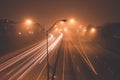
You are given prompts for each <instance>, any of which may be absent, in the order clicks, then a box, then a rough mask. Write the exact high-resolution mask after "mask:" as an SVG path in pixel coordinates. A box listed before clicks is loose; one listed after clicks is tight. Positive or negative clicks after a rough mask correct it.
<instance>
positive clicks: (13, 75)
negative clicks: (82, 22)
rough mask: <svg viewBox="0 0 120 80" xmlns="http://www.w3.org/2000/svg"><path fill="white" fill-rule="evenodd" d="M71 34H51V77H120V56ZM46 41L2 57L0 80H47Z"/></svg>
mask: <svg viewBox="0 0 120 80" xmlns="http://www.w3.org/2000/svg"><path fill="white" fill-rule="evenodd" d="M72 36H74V35H72V34H70V35H68V34H67V35H65V34H64V35H63V34H62V33H60V34H59V35H58V36H54V35H52V34H50V36H49V40H48V41H49V48H48V49H49V69H50V73H49V74H50V76H49V77H50V80H120V63H119V61H120V55H118V54H116V53H115V52H113V51H110V50H108V49H106V48H104V47H103V46H102V45H100V44H99V43H98V42H97V41H96V42H87V41H86V40H84V39H81V37H78V38H77V39H76V38H73V37H72ZM46 68H47V63H46V41H45V40H44V41H42V42H40V43H38V44H37V45H35V46H33V47H30V48H29V49H27V50H25V51H22V52H20V53H19V54H17V55H14V56H11V57H6V56H3V57H1V58H0V80H47V74H46V73H47V71H46Z"/></svg>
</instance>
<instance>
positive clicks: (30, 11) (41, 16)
mask: <svg viewBox="0 0 120 80" xmlns="http://www.w3.org/2000/svg"><path fill="white" fill-rule="evenodd" d="M119 3H120V1H118V0H109V1H108V0H102V1H101V0H97V1H96V0H95V1H84V0H79V1H78V0H69V1H67V0H60V1H56V0H52V1H51V0H41V1H39V0H36V1H33V0H17V1H16V0H12V1H10V0H8V1H7V0H1V1H0V18H5V19H13V20H23V19H26V18H31V19H33V20H35V21H37V22H40V23H41V24H42V25H45V26H49V25H51V24H52V23H54V22H55V20H57V19H62V18H75V19H76V20H77V21H78V22H79V23H80V24H83V25H88V24H93V25H99V24H103V23H106V22H120V16H119V14H120V5H119Z"/></svg>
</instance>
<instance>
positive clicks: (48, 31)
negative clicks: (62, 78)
mask: <svg viewBox="0 0 120 80" xmlns="http://www.w3.org/2000/svg"><path fill="white" fill-rule="evenodd" d="M60 21H63V22H66V21H67V20H66V19H63V20H58V21H56V22H55V23H54V24H53V25H52V26H51V27H50V28H49V29H48V30H46V36H47V40H46V41H47V42H46V45H47V80H49V56H48V53H49V51H48V47H49V43H48V37H49V33H50V31H51V30H52V29H53V28H54V26H55V25H56V24H57V23H58V22H60Z"/></svg>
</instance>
